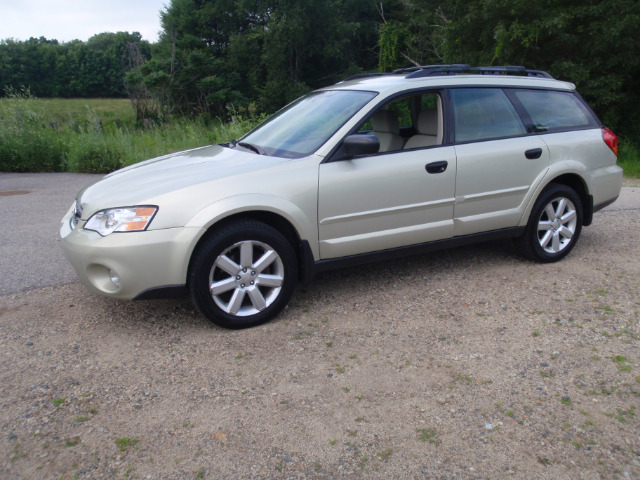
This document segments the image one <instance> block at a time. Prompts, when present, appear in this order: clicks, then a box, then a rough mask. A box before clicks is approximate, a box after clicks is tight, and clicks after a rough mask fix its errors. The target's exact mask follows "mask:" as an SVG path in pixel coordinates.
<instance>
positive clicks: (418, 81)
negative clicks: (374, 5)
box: [322, 73, 575, 94]
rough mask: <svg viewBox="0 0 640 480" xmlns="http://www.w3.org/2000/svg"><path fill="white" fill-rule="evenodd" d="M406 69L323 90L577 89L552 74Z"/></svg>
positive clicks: (356, 78)
mask: <svg viewBox="0 0 640 480" xmlns="http://www.w3.org/2000/svg"><path fill="white" fill-rule="evenodd" d="M407 77H410V75H407V74H406V73H393V74H381V75H370V76H356V77H354V78H353V79H347V80H344V81H342V82H338V83H336V84H335V85H332V86H329V87H326V88H323V89H322V90H363V91H373V92H378V93H385V94H393V93H397V92H401V91H404V90H413V89H422V88H425V89H428V88H444V87H478V88H480V87H526V88H544V89H553V90H567V91H570V90H575V85H574V84H573V83H570V82H564V81H561V80H555V79H553V78H540V77H528V76H518V75H477V74H476V75H473V74H472V75H468V74H462V75H436V76H428V77H418V78H415V77H414V78H407Z"/></svg>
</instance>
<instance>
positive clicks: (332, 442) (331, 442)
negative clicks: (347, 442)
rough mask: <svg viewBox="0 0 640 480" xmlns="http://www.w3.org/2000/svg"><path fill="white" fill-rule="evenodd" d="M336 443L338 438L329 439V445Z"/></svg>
mask: <svg viewBox="0 0 640 480" xmlns="http://www.w3.org/2000/svg"><path fill="white" fill-rule="evenodd" d="M336 443H338V440H329V445H332V446H333V445H335V444H336Z"/></svg>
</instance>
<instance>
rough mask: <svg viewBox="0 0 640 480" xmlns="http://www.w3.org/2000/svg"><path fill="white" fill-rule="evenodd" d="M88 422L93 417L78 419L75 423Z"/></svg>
mask: <svg viewBox="0 0 640 480" xmlns="http://www.w3.org/2000/svg"><path fill="white" fill-rule="evenodd" d="M87 420H91V417H76V418H75V421H76V422H77V423H82V422H86V421H87Z"/></svg>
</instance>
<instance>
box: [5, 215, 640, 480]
mask: <svg viewBox="0 0 640 480" xmlns="http://www.w3.org/2000/svg"><path fill="white" fill-rule="evenodd" d="M615 206H616V204H614V205H613V206H612V208H613V207H615ZM621 206H622V207H625V205H624V204H621ZM639 227H640V214H639V211H638V208H637V206H636V208H633V205H631V206H629V208H627V207H625V208H619V209H617V210H604V211H602V212H599V213H598V214H596V217H595V218H594V224H593V225H592V226H591V227H588V228H585V229H584V230H583V236H582V238H581V240H580V242H579V243H578V245H577V247H576V249H575V250H574V251H573V252H572V253H571V254H570V255H569V257H568V258H567V259H565V260H563V261H562V262H560V263H557V264H550V265H539V264H534V263H530V262H527V261H524V260H521V259H520V258H519V257H517V256H516V255H515V253H514V251H513V249H512V248H511V245H510V244H509V243H503V242H499V243H489V244H483V245H479V246H475V247H470V248H465V249H458V250H450V251H444V252H440V253H437V254H433V255H424V256H419V257H413V258H409V259H406V260H401V261H396V262H389V263H382V264H378V265H373V266H366V267H362V268H358V269H350V270H343V271H338V272H334V273H331V274H326V275H323V276H322V277H319V278H317V279H316V280H315V281H314V282H313V284H312V285H311V286H310V287H309V288H308V289H306V290H305V289H302V288H299V289H298V290H297V292H296V293H295V295H294V298H293V301H292V303H291V305H290V306H289V307H288V308H287V309H286V310H285V311H284V312H283V314H282V315H281V316H280V317H279V318H278V319H277V320H275V321H273V322H271V323H269V324H267V325H264V326H261V327H258V328H254V329H251V330H246V331H226V330H221V329H219V328H216V327H214V326H212V325H211V324H209V323H208V322H207V321H206V320H205V319H204V318H202V317H201V316H199V315H198V314H197V313H196V312H195V311H194V309H193V307H192V306H191V304H190V303H189V302H175V301H172V302H170V301H156V302H138V303H128V302H115V301H111V300H107V299H103V298H100V297H96V296H92V295H90V294H88V293H87V292H86V290H85V289H84V288H83V287H82V286H80V285H77V284H72V285H67V286H60V287H48V288H44V289H39V290H35V291H32V292H29V293H25V294H19V295H12V296H6V297H1V298H0V354H1V357H0V405H1V407H2V408H1V410H0V431H2V437H1V438H0V446H1V447H2V458H1V459H0V476H1V477H3V478H92V479H93V478H116V477H119V478H123V477H124V478H154V479H174V478H237V479H247V478H335V477H344V478H352V479H356V478H358V479H359V478H381V479H382V478H384V479H388V478H394V479H414V478H447V479H449V478H522V479H531V478H549V479H559V478H567V479H568V478H640V436H639V433H638V432H639V431H640V429H639V419H640V366H639V365H638V361H639V359H640V349H639V345H640V329H639V327H638V319H639V313H638V312H639V311H640V261H639V259H640V247H639V244H638V231H639Z"/></svg>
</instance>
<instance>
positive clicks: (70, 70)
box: [0, 32, 150, 98]
mask: <svg viewBox="0 0 640 480" xmlns="http://www.w3.org/2000/svg"><path fill="white" fill-rule="evenodd" d="M130 43H135V44H137V45H139V46H140V49H141V50H142V51H143V52H144V53H145V55H146V58H148V57H149V55H150V46H149V43H148V42H145V41H143V40H142V38H141V36H140V34H139V33H137V32H134V33H128V32H118V33H100V34H98V35H94V36H93V37H91V38H90V39H89V40H88V41H87V42H81V41H79V40H74V41H72V42H67V43H58V41H57V40H47V39H46V38H44V37H40V38H30V39H29V40H27V41H24V42H21V41H15V40H12V39H8V40H2V41H0V88H6V87H11V88H13V89H19V88H29V89H30V91H31V92H33V93H34V94H35V95H37V96H40V97H65V98H70V97H124V96H126V91H125V88H124V83H123V76H124V71H123V64H122V57H123V55H124V52H125V50H126V47H127V45H128V44H130Z"/></svg>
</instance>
